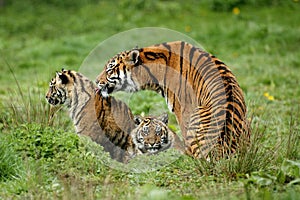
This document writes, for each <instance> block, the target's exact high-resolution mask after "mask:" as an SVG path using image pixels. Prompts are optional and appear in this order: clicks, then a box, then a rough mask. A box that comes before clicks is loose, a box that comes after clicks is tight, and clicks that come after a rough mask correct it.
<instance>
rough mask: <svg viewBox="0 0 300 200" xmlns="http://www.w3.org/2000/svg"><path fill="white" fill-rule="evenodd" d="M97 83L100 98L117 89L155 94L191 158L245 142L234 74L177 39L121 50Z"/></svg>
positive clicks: (245, 130)
mask: <svg viewBox="0 0 300 200" xmlns="http://www.w3.org/2000/svg"><path fill="white" fill-rule="evenodd" d="M97 84H98V87H99V89H100V91H101V94H102V95H103V96H107V95H108V94H109V93H112V92H114V91H118V90H123V91H128V92H134V91H138V90H144V89H150V90H154V91H156V92H158V93H160V94H161V95H162V96H163V97H164V98H165V99H166V102H167V104H168V107H169V109H170V110H171V111H172V112H174V113H175V115H176V118H177V121H178V123H179V125H180V128H181V131H182V134H183V136H184V138H185V145H186V151H187V153H188V154H190V155H192V156H194V157H198V158H199V157H205V158H208V155H209V153H213V154H215V155H216V156H223V155H224V154H229V153H233V152H235V151H236V150H237V148H238V147H239V146H240V145H241V144H242V143H245V142H248V141H249V137H250V130H249V123H248V121H247V118H246V112H247V111H246V105H245V101H244V96H243V93H242V90H241V88H240V86H239V85H238V83H237V81H236V78H235V76H234V75H233V74H232V72H231V71H230V70H229V68H228V67H227V66H226V65H225V64H224V63H223V62H222V61H220V60H219V59H217V58H216V57H215V56H213V55H211V54H209V53H207V52H205V51H203V50H201V49H199V48H196V47H195V46H193V45H191V44H188V43H185V42H182V41H177V42H170V43H162V44H158V45H154V46H150V47H145V48H141V49H133V50H131V51H125V52H121V53H120V54H117V55H116V56H115V57H113V58H112V59H111V60H110V61H109V62H108V63H107V65H106V66H105V69H104V71H103V72H102V73H101V74H100V75H99V76H98V77H97ZM214 150H216V151H214Z"/></svg>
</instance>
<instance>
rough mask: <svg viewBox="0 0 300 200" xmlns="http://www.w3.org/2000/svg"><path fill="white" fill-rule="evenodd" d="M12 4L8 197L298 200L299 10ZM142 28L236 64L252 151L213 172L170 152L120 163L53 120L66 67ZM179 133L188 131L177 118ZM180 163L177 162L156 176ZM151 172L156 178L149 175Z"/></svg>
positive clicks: (7, 39) (5, 69) (1, 99)
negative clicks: (59, 73) (51, 102)
mask: <svg viewBox="0 0 300 200" xmlns="http://www.w3.org/2000/svg"><path fill="white" fill-rule="evenodd" d="M5 2H6V5H5V6H3V7H0V35H1V37H0V66H1V73H0V130H1V133H0V162H1V163H0V175H1V177H0V199H25V198H27V199H29V198H30V199H170V198H173V199H200V198H207V199H297V198H298V195H299V192H300V186H299V183H300V154H299V152H300V151H299V149H300V145H299V139H300V138H299V137H300V136H299V130H300V125H299V118H300V100H299V99H300V87H299V84H300V83H299V78H300V76H299V70H300V52H299V51H298V49H299V48H298V46H299V45H298V44H299V42H300V35H299V32H300V30H299V21H300V15H299V14H298V13H299V11H300V5H299V2H298V1H292V0H289V1H280V0H273V1H271V0H270V1H269V0H265V1H256V0H250V1H243V0H232V1H228V2H227V3H223V4H222V7H220V4H219V3H220V2H221V1H218V0H214V1H202V3H199V2H198V1H194V0H187V1H185V3H184V4H180V3H177V2H173V1H156V2H150V1H149V2H148V1H146V2H144V1H139V0H134V1H129V0H123V1H121V2H110V1H101V2H100V3H97V2H96V1H93V0H86V1H81V2H79V1H78V2H77V1H75V2H73V1H72V2H71V1H64V3H62V2H61V1H55V0H47V1H44V3H41V2H39V1H38V0H31V1H29V0H27V1H18V2H12V1H10V0H7V1H5ZM258 2H259V3H258ZM88 3H89V4H88ZM218 5H219V7H218ZM234 7H238V8H239V10H240V13H239V14H238V15H235V14H233V12H232V9H233V8H234ZM136 27H165V28H169V29H173V30H176V31H179V32H181V33H184V34H186V35H187V36H189V37H191V38H193V39H194V40H196V41H197V42H198V43H200V44H201V45H202V46H203V47H204V48H205V49H206V50H207V51H209V52H211V53H213V54H215V55H217V56H218V57H219V58H220V59H222V60H223V61H224V62H225V63H227V64H228V65H229V66H230V68H231V70H232V71H233V73H234V74H235V75H236V77H237V79H238V81H239V84H240V85H241V87H242V88H243V90H244V92H245V96H246V102H247V105H248V110H249V118H250V119H251V120H252V127H253V136H252V141H253V142H252V146H251V147H249V148H246V149H243V150H241V152H239V153H238V154H237V155H236V157H233V158H230V159H227V160H220V161H212V162H209V163H208V162H205V161H202V160H193V159H192V158H190V157H188V156H182V155H178V154H177V153H176V152H174V151H168V152H165V153H162V154H160V155H157V156H153V157H147V156H141V157H140V158H137V159H134V160H133V161H132V162H131V163H129V165H127V166H122V165H121V164H120V163H116V162H115V161H112V160H111V159H110V158H109V157H108V155H107V154H106V153H104V152H103V150H102V147H100V146H98V145H96V144H94V143H93V142H91V141H90V140H89V139H88V138H84V137H80V138H79V137H77V136H76V135H75V134H74V132H75V131H74V128H73V125H72V123H71V122H70V120H69V118H68V116H67V114H66V112H65V109H62V110H60V111H59V112H58V113H57V114H56V115H55V119H54V121H53V122H52V123H50V122H49V106H48V105H47V104H46V102H45V100H44V96H45V92H46V90H47V87H48V82H49V80H50V78H51V77H52V76H53V75H54V72H55V71H56V70H60V68H61V67H62V66H65V67H66V68H68V69H74V70H78V69H79V68H80V66H81V64H82V62H83V61H84V59H85V58H86V57H87V56H88V55H89V52H91V51H92V49H94V48H95V47H96V46H97V45H98V44H99V43H100V42H102V41H104V40H105V39H107V38H109V37H110V36H112V35H114V34H117V33H119V32H122V31H126V30H128V29H131V28H136ZM140 37H141V38H138V39H139V40H141V39H143V36H140ZM145 40H147V38H146V37H145ZM125 42H127V41H124V43H125ZM135 45H136V44H132V47H134V46H135ZM121 50H123V49H120V51H121ZM111 56H112V55H111ZM107 59H109V57H107ZM12 72H13V73H12ZM96 73H98V72H96ZM14 76H15V78H16V80H17V81H16V80H15V78H14ZM18 85H19V86H18ZM266 93H268V95H267V94H266ZM145 95H146V96H147V97H146V98H144V96H145ZM273 99H274V100H273ZM142 101H143V102H142ZM129 106H130V107H131V109H132V110H133V112H134V113H135V114H142V113H144V114H146V115H147V114H149V113H155V114H160V113H159V112H163V111H166V106H165V104H164V100H163V99H162V98H161V97H159V96H158V95H156V94H154V93H150V92H146V93H145V92H144V93H138V94H135V95H132V96H131V97H130V102H129ZM170 126H171V128H173V129H174V130H176V131H177V132H179V130H178V126H177V124H176V122H175V118H174V116H171V124H170ZM174 156H176V158H178V159H174V160H171V161H170V164H168V165H164V166H162V167H159V169H157V170H150V169H153V168H155V169H156V167H157V165H159V164H160V163H161V162H163V161H166V158H173V157H174ZM154 158H155V159H156V162H153V159H154ZM143 163H148V169H149V171H147V172H142V171H143V169H144V168H143V167H145V166H143ZM112 166H113V167H112ZM120 169H126V170H120ZM137 172H139V173H137Z"/></svg>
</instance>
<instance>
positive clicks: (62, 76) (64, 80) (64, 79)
mask: <svg viewBox="0 0 300 200" xmlns="http://www.w3.org/2000/svg"><path fill="white" fill-rule="evenodd" d="M56 76H58V78H59V79H60V81H61V84H67V83H68V82H69V79H68V77H67V76H66V75H65V74H63V73H61V72H56Z"/></svg>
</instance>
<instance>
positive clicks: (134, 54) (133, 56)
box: [126, 49, 140, 65]
mask: <svg viewBox="0 0 300 200" xmlns="http://www.w3.org/2000/svg"><path fill="white" fill-rule="evenodd" d="M139 58H140V52H139V50H138V49H133V50H131V51H130V52H129V53H128V55H127V59H126V60H127V62H129V64H131V65H136V64H137V63H138V62H139Z"/></svg>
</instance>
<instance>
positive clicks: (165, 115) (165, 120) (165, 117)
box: [158, 113, 169, 125]
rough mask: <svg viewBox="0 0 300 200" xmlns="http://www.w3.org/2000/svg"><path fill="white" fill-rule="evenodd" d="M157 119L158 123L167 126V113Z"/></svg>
mask: <svg viewBox="0 0 300 200" xmlns="http://www.w3.org/2000/svg"><path fill="white" fill-rule="evenodd" d="M158 119H159V120H160V121H162V122H163V123H164V124H166V125H168V122H169V115H168V113H164V114H162V115H161V116H159V117H158Z"/></svg>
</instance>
